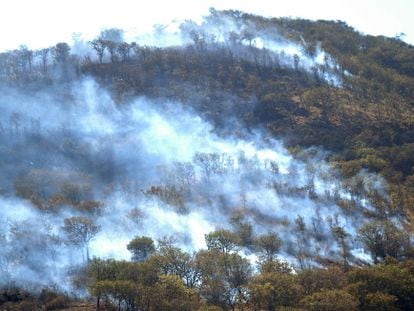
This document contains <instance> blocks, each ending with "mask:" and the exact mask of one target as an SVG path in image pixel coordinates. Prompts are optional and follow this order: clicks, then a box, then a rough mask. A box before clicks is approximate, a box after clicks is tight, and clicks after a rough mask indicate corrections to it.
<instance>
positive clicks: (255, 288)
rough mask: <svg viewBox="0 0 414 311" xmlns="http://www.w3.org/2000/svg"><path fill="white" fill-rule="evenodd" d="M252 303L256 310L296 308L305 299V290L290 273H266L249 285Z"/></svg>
mask: <svg viewBox="0 0 414 311" xmlns="http://www.w3.org/2000/svg"><path fill="white" fill-rule="evenodd" d="M249 290H250V296H251V298H250V303H251V304H252V305H253V306H254V307H255V308H256V309H265V310H275V309H276V308H277V307H282V306H295V305H296V304H297V303H298V302H299V300H300V299H301V298H302V297H303V288H302V286H301V285H300V284H299V283H298V281H297V278H296V277H295V276H294V275H292V274H288V273H277V272H272V273H264V274H261V275H259V276H257V277H255V278H254V279H253V280H252V282H251V284H250V285H249Z"/></svg>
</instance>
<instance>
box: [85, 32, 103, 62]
mask: <svg viewBox="0 0 414 311" xmlns="http://www.w3.org/2000/svg"><path fill="white" fill-rule="evenodd" d="M89 44H90V45H91V47H92V48H93V49H94V50H95V51H96V54H98V59H99V63H100V64H102V60H103V56H104V53H105V49H106V43H105V40H103V39H102V38H97V39H94V40H92V41H90V42H89Z"/></svg>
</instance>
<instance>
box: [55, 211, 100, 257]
mask: <svg viewBox="0 0 414 311" xmlns="http://www.w3.org/2000/svg"><path fill="white" fill-rule="evenodd" d="M62 229H63V231H65V232H66V234H67V236H68V238H69V241H70V242H71V243H73V244H75V245H79V246H82V247H85V250H86V260H87V261H89V242H90V241H91V240H92V239H93V238H94V237H95V235H96V234H97V233H98V232H99V231H100V229H101V228H100V226H98V225H95V224H94V223H93V221H92V220H90V219H89V218H86V217H82V216H74V217H70V218H66V219H65V220H64V225H63V227H62Z"/></svg>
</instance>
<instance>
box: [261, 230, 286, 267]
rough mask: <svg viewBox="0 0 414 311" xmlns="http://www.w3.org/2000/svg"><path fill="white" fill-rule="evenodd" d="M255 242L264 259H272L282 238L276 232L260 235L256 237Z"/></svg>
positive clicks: (280, 244)
mask: <svg viewBox="0 0 414 311" xmlns="http://www.w3.org/2000/svg"><path fill="white" fill-rule="evenodd" d="M256 243H257V246H258V247H259V251H260V252H261V253H262V257H263V259H264V260H265V261H273V259H274V258H275V256H276V254H277V252H278V251H279V249H280V247H281V246H282V240H281V239H280V238H279V236H278V235H277V234H276V233H268V234H264V235H261V236H259V237H258V239H257V242H256Z"/></svg>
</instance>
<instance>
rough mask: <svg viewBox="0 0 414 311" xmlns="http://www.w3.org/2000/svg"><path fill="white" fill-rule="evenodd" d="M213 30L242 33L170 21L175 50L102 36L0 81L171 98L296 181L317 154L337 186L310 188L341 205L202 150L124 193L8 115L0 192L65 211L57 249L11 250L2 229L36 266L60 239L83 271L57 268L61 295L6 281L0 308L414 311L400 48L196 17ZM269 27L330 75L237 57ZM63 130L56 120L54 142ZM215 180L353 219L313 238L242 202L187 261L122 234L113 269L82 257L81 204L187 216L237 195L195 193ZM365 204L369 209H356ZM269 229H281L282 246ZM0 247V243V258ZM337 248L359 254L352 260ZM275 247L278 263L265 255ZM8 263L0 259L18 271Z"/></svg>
mask: <svg viewBox="0 0 414 311" xmlns="http://www.w3.org/2000/svg"><path fill="white" fill-rule="evenodd" d="M224 20H230V21H232V23H233V24H235V25H237V27H239V28H240V29H242V28H243V27H241V26H240V25H245V26H244V28H243V29H244V31H242V32H240V33H237V32H228V33H225V34H226V36H227V37H226V38H225V40H224V41H222V40H221V39H220V40H219V39H218V38H217V37H214V36H210V35H208V33H207V32H203V28H202V27H200V26H197V25H194V23H192V22H190V21H186V22H184V23H183V24H182V25H181V28H180V29H181V31H182V32H183V33H184V34H185V35H187V37H188V38H189V40H190V41H189V43H188V44H186V45H184V46H171V47H166V48H159V47H153V46H145V45H141V44H140V42H124V41H123V39H122V31H120V30H117V29H109V30H106V31H103V32H102V33H101V35H100V36H98V37H97V38H95V39H94V40H92V41H91V42H89V43H88V44H87V45H88V47H89V51H88V53H82V54H79V55H77V54H76V53H73V52H72V50H71V47H70V46H69V45H68V44H67V43H57V44H56V45H55V46H52V47H50V48H47V49H42V50H38V51H32V50H30V49H29V48H28V47H26V46H21V47H20V48H19V49H16V50H14V51H8V52H3V53H0V81H1V87H2V88H13V89H20V90H22V92H25V93H26V94H29V95H28V96H29V97H30V94H36V93H37V92H39V91H41V90H52V91H54V92H55V93H57V95H56V94H55V95H56V96H57V97H58V98H61V99H62V103H64V104H65V103H67V102H72V101H73V99H72V98H71V96H72V95H71V94H70V93H69V92H68V91H67V90H68V89H69V86H70V85H72V84H73V83H76V81H78V80H80V79H82V78H83V77H92V78H93V79H94V80H96V81H97V83H98V84H99V85H100V86H101V87H102V88H105V89H107V90H109V92H110V94H111V96H112V98H113V99H114V101H115V103H116V105H117V106H118V107H124V106H126V105H128V102H129V101H131V100H132V99H134V98H136V97H140V96H145V97H146V98H149V99H151V100H152V101H154V102H155V103H157V102H162V101H170V102H174V101H177V102H180V103H182V105H183V107H185V108H188V109H191V110H192V111H195V112H196V113H198V114H199V115H201V116H202V118H204V119H205V120H207V121H208V122H210V123H211V124H213V126H214V129H215V131H217V133H218V134H217V135H219V136H220V137H221V136H226V135H231V136H232V137H243V136H245V134H244V132H245V131H246V132H249V133H252V132H254V131H255V129H260V130H261V131H263V132H264V133H266V137H267V138H269V139H282V140H283V142H284V144H285V145H286V146H287V148H288V149H289V151H290V153H291V154H292V155H293V157H294V158H295V159H297V160H298V161H303V163H307V164H308V167H307V168H306V169H307V172H312V170H316V168H315V167H314V166H312V165H314V164H312V163H313V162H312V161H311V160H308V158H312V156H314V154H313V152H315V148H319V149H322V150H324V153H323V154H324V159H323V160H324V161H327V162H328V163H329V164H330V165H331V166H332V167H333V168H334V169H333V172H337V173H338V175H339V177H338V176H323V177H322V179H323V180H324V182H326V183H327V184H329V183H334V182H335V181H336V179H340V180H341V183H342V184H343V187H344V188H345V189H346V191H347V192H348V193H349V194H350V195H349V196H348V197H347V196H343V195H341V194H340V193H336V192H335V191H331V192H329V191H326V192H325V193H323V194H321V193H319V192H318V191H317V189H316V188H315V187H316V185H315V184H314V183H312V182H309V183H307V184H306V185H305V186H293V185H294V183H293V182H292V181H293V180H295V172H294V171H293V170H292V171H290V172H289V174H290V175H289V176H286V177H283V178H285V179H284V181H283V182H282V181H280V182H278V178H279V177H278V176H281V175H282V173H280V168H278V163H273V162H268V163H265V164H263V167H262V166H261V165H262V164H261V163H258V162H254V161H253V160H246V159H244V158H243V157H242V156H240V157H238V158H235V157H233V156H230V155H226V154H225V153H222V154H217V153H206V152H199V153H197V154H195V155H194V156H193V157H192V159H191V161H182V162H175V163H174V165H173V166H172V167H157V168H156V169H157V174H158V175H160V176H162V178H163V182H162V183H161V182H159V183H154V184H151V186H146V187H145V188H141V186H139V185H138V186H137V185H136V184H134V183H138V182H136V181H134V182H131V180H123V181H119V179H117V178H116V175H117V172H118V171H120V170H121V169H120V168H119V167H117V166H116V165H115V164H113V162H111V157H105V155H103V154H100V153H93V151H91V150H93V147H92V146H87V145H86V144H82V143H80V142H79V141H77V139H76V137H75V136H74V135H72V136H71V134H70V133H69V134H65V135H66V136H62V137H65V139H64V140H63V139H60V140H59V141H58V143H56V145H51V144H50V140H48V139H46V138H44V136H42V134H41V133H42V127H43V124H42V123H43V122H46V121H44V120H41V119H31V120H28V119H27V118H26V117H25V118H26V119H25V120H23V116H22V115H21V114H20V113H18V112H15V113H11V114H10V115H8V116H7V119H1V120H3V121H2V123H0V136H1V142H2V145H1V146H0V148H1V150H0V171H1V172H2V173H3V174H4V176H8V180H7V181H4V182H2V183H1V185H0V191H1V192H0V195H2V196H4V197H7V196H16V197H17V198H19V199H22V200H26V201H27V202H30V204H31V205H33V206H34V207H35V208H36V209H37V210H38V212H39V213H40V214H42V215H60V214H59V213H60V212H62V210H64V209H66V208H69V210H71V211H73V213H72V214H71V216H69V217H66V218H64V219H61V231H62V234H63V235H64V237H65V239H64V240H61V238H60V237H58V236H57V235H55V233H54V232H53V230H50V232H46V231H42V232H44V236H43V239H42V241H38V240H28V237H30V230H29V229H30V228H24V226H23V227H17V226H15V227H14V231H13V232H11V233H10V235H11V236H13V238H14V239H16V240H19V239H24V240H27V241H28V242H27V243H26V244H24V245H22V246H19V247H20V248H18V249H17V247H16V249H17V251H16V252H18V253H19V254H20V255H21V254H23V255H22V256H29V257H30V256H35V254H36V251H37V249H44V250H46V251H45V254H49V255H50V256H51V258H52V257H53V256H54V249H61V248H64V245H69V246H70V247H76V248H79V249H81V250H82V252H83V253H84V259H85V264H84V265H82V266H77V267H73V271H70V277H69V278H68V279H66V280H65V282H71V283H72V284H73V285H72V286H73V288H74V289H76V290H78V292H79V293H82V294H79V295H78V296H76V295H75V296H73V295H72V293H69V292H65V291H64V290H61V287H60V286H59V285H60V284H50V286H49V287H45V288H43V289H39V288H36V290H35V291H31V290H30V289H28V288H23V287H21V286H20V285H19V284H15V283H13V282H12V280H11V282H7V283H6V284H2V288H1V289H0V310H22V311H23V310H130V311H138V310H145V311H152V310H160V311H162V310H183V311H184V310H200V311H201V310H205V311H207V310H210V311H213V310H214V311H215V310H217V311H218V310H246V311H247V310H257V311H259V310H269V311H270V310H292V311H293V310H311V311H313V310H321V311H322V310H330V311H334V310H338V311H339V310H344V311H345V310H413V309H414V246H413V239H414V238H413V232H414V47H413V46H411V45H408V44H406V43H404V42H403V41H402V40H400V39H399V38H387V37H373V36H369V35H367V36H366V35H362V34H360V33H358V32H357V31H355V30H354V29H352V28H351V27H349V26H348V25H346V24H345V23H343V22H340V21H308V20H301V19H287V18H277V19H276V18H273V19H266V18H262V17H259V16H254V15H250V14H244V13H241V12H237V11H216V10H211V12H210V15H209V16H208V17H206V22H205V23H206V25H209V27H211V25H222V27H225V25H226V24H225V23H224V22H223V21H224ZM246 25H247V26H246ZM237 27H236V28H237ZM272 31H273V32H274V33H277V34H278V36H280V37H283V38H286V40H289V42H293V43H294V44H296V45H300V46H302V47H303V48H304V49H305V52H304V53H305V54H304V55H306V57H309V59H313V58H314V57H315V56H316V55H317V54H318V53H319V52H318V51H319V50H320V49H322V50H323V51H325V52H326V54H325V55H329V56H330V57H331V58H332V59H333V60H335V66H332V65H331V63H330V62H329V61H328V60H325V61H324V62H322V63H318V64H316V65H313V66H312V67H309V68H308V67H306V66H305V61H304V60H303V59H300V58H298V57H293V62H292V64H290V65H287V64H286V62H285V61H284V59H286V58H287V56H286V55H284V54H283V52H282V53H274V52H272V51H271V50H269V49H267V48H266V47H263V48H259V47H257V46H255V45H253V43H252V41H253V39H254V38H256V37H257V36H258V35H257V34H263V33H271V32H272ZM304 42H306V45H304ZM332 77H334V78H332ZM334 80H335V81H334ZM160 105H161V104H160ZM4 120H7V121H4ZM234 124H237V126H236V125H234ZM126 126H127V125H126ZM65 130H66V129H65V128H63V126H62V129H61V132H62V133H63V132H65ZM108 136H109V135H108ZM29 144H30V145H31V146H32V147H31V149H30V150H32V151H33V153H36V154H44V155H45V158H44V159H43V160H42V161H43V162H42V164H41V165H38V166H37V167H35V166H33V165H32V164H27V163H26V164H25V163H21V162H19V161H18V160H16V159H17V156H16V155H18V154H22V153H24V152H25V150H28V149H26V147H25V146H28V145H29ZM55 150H59V152H61V153H62V154H64V155H65V159H70V161H71V162H70V163H75V164H73V165H72V167H70V168H67V167H63V166H59V165H60V164H59V163H60V162H59V161H60V158H58V157H48V155H51V154H53V152H55ZM91 155H93V156H94V157H92V156H91ZM115 156H116V155H114V156H113V157H115ZM234 163H238V165H235V164H234ZM85 168H87V169H85ZM151 169H152V168H151ZM125 170H127V169H125ZM237 170H239V171H237ZM195 172H200V173H199V174H198V175H197V174H196V173H195ZM230 172H231V174H232V175H231V176H233V177H234V176H235V177H234V178H237V180H238V182H240V183H242V181H243V179H244V178H246V179H247V178H249V179H251V180H254V178H255V177H256V178H257V179H258V181H255V183H256V184H257V187H261V188H263V187H267V188H270V189H272V191H273V192H274V193H277V194H279V195H280V196H286V197H289V198H297V197H301V198H303V197H306V198H309V199H310V200H312V201H313V202H317V203H315V204H317V205H318V204H320V205H323V206H333V205H335V206H338V207H339V209H340V210H341V213H343V214H344V215H348V216H349V217H350V218H352V217H354V218H358V217H364V218H366V219H368V220H369V221H367V222H366V223H364V224H363V225H361V226H360V227H358V228H356V231H355V233H354V234H353V235H352V234H351V233H350V232H347V229H346V228H345V227H344V226H342V225H340V224H339V223H337V222H335V219H332V220H331V223H330V224H327V225H326V228H327V230H326V231H323V230H322V229H320V230H319V231H318V221H319V220H318V219H315V221H314V223H313V224H314V226H313V227H309V225H307V224H306V223H305V221H304V218H303V217H302V216H300V215H299V214H298V215H294V217H293V218H294V220H293V221H291V220H290V219H282V218H281V219H271V220H270V219H267V218H266V217H267V216H266V215H265V214H260V213H259V212H258V211H257V210H255V208H254V206H249V201H248V200H247V201H246V200H243V199H241V200H240V202H241V203H240V206H238V207H237V208H234V209H232V210H231V212H227V211H226V213H227V214H226V215H227V216H228V218H229V224H230V227H229V228H228V227H223V228H216V229H215V230H212V231H211V232H210V233H208V234H206V235H205V245H206V246H207V249H201V250H197V251H194V252H192V251H188V250H186V249H185V248H184V247H181V244H180V243H178V242H177V241H175V240H174V239H169V238H165V239H159V240H157V239H155V238H154V237H151V236H146V235H140V234H137V235H136V236H135V237H134V238H133V239H132V240H131V241H130V242H129V244H128V245H125V249H127V250H128V251H129V252H130V253H131V260H130V261H124V260H115V259H103V258H96V257H93V256H91V255H90V247H89V246H90V242H91V241H93V239H94V238H95V236H96V235H97V234H99V233H100V232H101V231H103V230H104V228H102V227H101V226H100V225H99V224H98V223H97V222H96V219H98V218H99V217H101V215H102V214H103V213H105V209H107V208H108V206H107V203H106V202H105V201H104V200H103V199H101V198H100V197H99V196H97V195H96V193H98V192H99V193H105V194H107V193H110V192H111V191H113V189H115V188H116V189H118V188H122V189H123V191H126V192H128V193H138V194H139V195H140V196H142V197H144V198H146V199H148V200H153V199H154V200H158V201H159V202H162V204H165V205H167V206H169V207H171V209H172V210H173V211H174V212H175V213H177V214H188V213H190V212H191V211H192V209H193V208H194V206H197V205H207V206H208V205H209V204H210V205H211V206H213V203H212V202H215V203H214V205H216V202H221V201H223V202H224V201H226V200H227V201H230V199H229V197H230V196H236V195H237V196H239V193H237V194H236V195H234V194H228V196H229V197H226V195H221V194H220V195H217V196H216V198H214V199H211V193H209V187H210V186H211V185H214V184H215V183H217V182H216V180H219V177H217V176H224V175H226V174H230ZM263 172H265V173H263ZM360 172H366V173H367V174H376V176H380V177H381V178H383V180H384V181H385V183H386V186H384V189H385V190H384V192H386V194H384V193H381V191H380V190H378V188H376V187H374V186H372V187H367V186H364V182H365V181H364V179H363V178H362V177H361V176H362V175H361V173H360ZM249 174H252V175H254V176H253V177H250V175H249ZM260 174H262V175H260ZM270 175H271V176H272V178H271V179H269V178H268V177H267V176H270ZM200 176H201V177H200ZM137 179H139V178H137ZM268 180H271V184H270V185H269V183H268V182H267V181H268ZM98 184H99V186H98ZM256 184H255V185H256ZM223 187H224V186H223ZM97 189H99V190H97ZM220 200H221V201H220ZM227 201H226V202H227ZM365 201H369V202H371V204H372V206H373V208H374V209H373V210H367V211H365V210H364V211H361V210H362V206H364V204H365V203H364V202H365ZM222 204H223V206H225V205H226V204H227V203H222ZM0 208H3V207H0ZM74 215H75V216H74ZM355 215H356V216H355ZM51 217H52V216H51ZM53 217H57V216H53ZM59 217H60V216H59ZM128 218H129V219H130V220H131V219H132V220H134V219H135V220H136V224H137V227H139V226H144V225H145V212H143V211H142V209H140V208H139V207H137V208H136V209H134V210H132V211H131V212H130V213H129V214H128ZM252 219H253V220H254V221H255V222H257V223H258V224H259V225H255V224H253V223H252ZM120 221H122V219H120ZM272 221H273V223H272ZM264 224H265V225H264ZM0 226H2V223H0ZM262 227H263V228H266V230H265V232H263V231H262V230H261V229H262ZM279 227H285V228H289V229H288V230H289V232H290V233H291V237H289V238H286V235H285V234H282V233H281V232H279V231H278V228H279ZM268 228H269V229H268ZM42 230H43V229H42ZM324 234H325V235H329V239H328V238H325V237H324ZM7 239H11V238H10V236H6V235H5V236H3V235H2V234H0V246H1V245H2V244H4V245H5V243H6V242H5V241H6V240H7ZM351 240H352V241H351ZM354 242H355V243H359V245H360V248H361V249H364V250H365V253H366V254H368V255H367V256H368V258H365V259H361V258H359V257H357V256H355V255H353V253H352V251H351V244H352V243H354ZM318 243H320V244H318ZM314 244H318V245H322V246H320V248H318V247H316V248H315V247H314ZM62 245H63V246H62ZM242 250H248V251H247V253H248V254H253V255H254V260H252V259H249V258H247V257H246V256H244V253H243V252H241V251H242ZM282 252H283V253H287V254H289V256H291V257H290V258H293V259H294V261H293V262H287V261H284V260H282V259H281V257H279V255H280V254H281V253H282ZM20 255H16V257H13V258H11V259H10V258H6V259H7V260H9V261H10V262H14V263H18V262H19V260H21V258H20ZM0 259H3V258H2V257H1V256H0ZM6 259H5V260H6ZM1 264H3V263H2V262H0V265H1ZM0 272H1V270H0ZM0 280H1V278H0ZM66 288H67V287H66Z"/></svg>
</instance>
